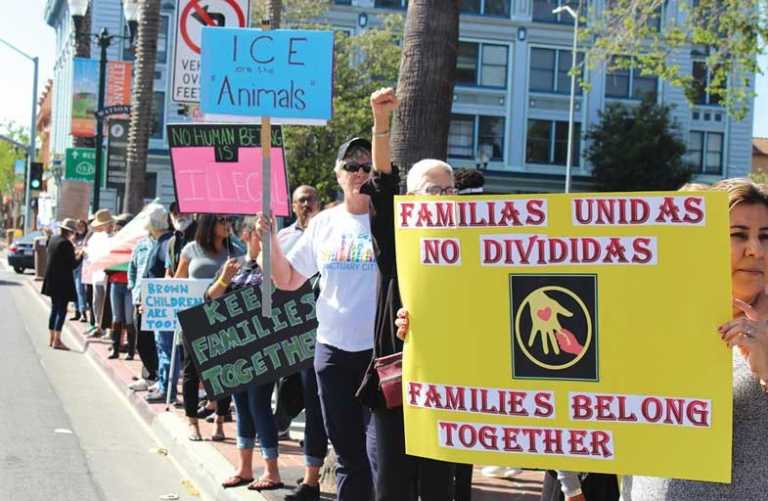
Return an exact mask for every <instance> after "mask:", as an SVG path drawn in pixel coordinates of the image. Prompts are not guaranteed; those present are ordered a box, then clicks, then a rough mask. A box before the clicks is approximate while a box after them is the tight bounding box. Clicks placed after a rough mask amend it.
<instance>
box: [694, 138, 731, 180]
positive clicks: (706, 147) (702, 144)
mask: <svg viewBox="0 0 768 501" xmlns="http://www.w3.org/2000/svg"><path fill="white" fill-rule="evenodd" d="M687 155H688V161H689V162H690V163H691V164H692V166H693V169H694V172H697V173H699V174H716V175H718V176H719V175H722V173H723V134H722V133H719V132H703V131H691V135H690V137H689V139H688V153H687Z"/></svg>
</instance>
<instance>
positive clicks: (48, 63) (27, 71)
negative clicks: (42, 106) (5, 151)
mask: <svg viewBox="0 0 768 501" xmlns="http://www.w3.org/2000/svg"><path fill="white" fill-rule="evenodd" d="M0 5H2V11H3V15H2V16H0V38H2V39H3V40H5V41H6V42H8V43H10V44H12V45H14V46H16V47H17V48H18V49H19V50H21V51H23V52H26V53H27V54H29V55H30V56H33V57H34V56H37V57H38V58H39V59H40V63H39V72H40V73H39V78H38V81H37V86H38V97H39V96H40V95H41V94H42V92H43V89H44V88H45V82H46V81H47V80H48V79H49V78H52V76H53V63H54V56H55V52H56V44H55V38H54V31H53V28H51V27H50V26H48V25H47V24H45V21H44V20H43V10H44V9H45V0H0ZM32 71H33V65H32V62H31V61H29V60H28V59H26V58H24V57H22V56H21V55H19V54H18V53H16V52H15V51H13V50H12V49H10V48H8V47H7V46H5V45H4V44H2V43H0V122H5V121H8V120H13V121H15V122H17V123H19V124H21V125H23V126H24V127H29V120H30V118H31V113H32Z"/></svg>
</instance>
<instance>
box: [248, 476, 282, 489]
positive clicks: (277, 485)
mask: <svg viewBox="0 0 768 501" xmlns="http://www.w3.org/2000/svg"><path fill="white" fill-rule="evenodd" d="M283 487H285V484H283V483H282V482H276V481H274V480H270V479H268V478H259V479H257V480H254V481H253V482H251V483H250V484H249V485H248V490H249V491H274V490H277V489H282V488H283Z"/></svg>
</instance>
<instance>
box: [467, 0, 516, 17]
mask: <svg viewBox="0 0 768 501" xmlns="http://www.w3.org/2000/svg"><path fill="white" fill-rule="evenodd" d="M511 3H512V2H511V0H462V1H461V7H460V9H461V12H462V13H466V14H477V15H482V16H500V17H509V15H510V12H511V5H510V4H511Z"/></svg>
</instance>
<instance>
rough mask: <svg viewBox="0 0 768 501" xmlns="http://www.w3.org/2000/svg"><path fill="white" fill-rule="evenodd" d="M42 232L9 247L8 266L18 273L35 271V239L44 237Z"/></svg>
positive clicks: (33, 233) (22, 238)
mask: <svg viewBox="0 0 768 501" xmlns="http://www.w3.org/2000/svg"><path fill="white" fill-rule="evenodd" d="M44 236H45V234H44V233H43V232H42V231H33V232H30V233H28V234H27V235H24V236H23V237H21V238H17V239H16V240H14V241H13V243H12V244H11V246H10V247H8V266H10V267H11V268H13V271H15V272H16V273H24V270H26V269H27V268H30V269H33V270H34V269H35V238H37V237H44Z"/></svg>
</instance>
